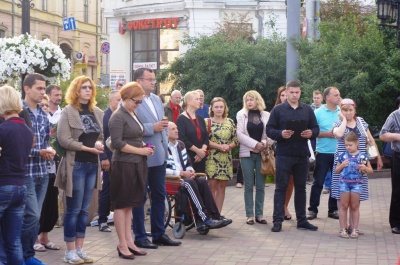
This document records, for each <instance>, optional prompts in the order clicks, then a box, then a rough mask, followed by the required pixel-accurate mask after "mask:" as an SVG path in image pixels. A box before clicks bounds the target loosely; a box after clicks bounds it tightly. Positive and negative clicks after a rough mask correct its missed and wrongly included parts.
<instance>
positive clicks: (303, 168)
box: [273, 156, 310, 224]
mask: <svg viewBox="0 0 400 265" xmlns="http://www.w3.org/2000/svg"><path fill="white" fill-rule="evenodd" d="M275 162H276V177H275V182H276V187H275V194H274V215H273V217H274V218H273V219H274V223H277V224H281V223H282V222H283V218H284V215H285V210H284V206H285V199H286V190H287V186H288V183H289V178H290V175H291V174H293V182H294V208H295V210H296V217H297V224H303V223H305V222H307V219H306V180H307V176H308V171H309V169H310V161H309V159H308V157H307V156H304V157H294V156H276V160H275Z"/></svg>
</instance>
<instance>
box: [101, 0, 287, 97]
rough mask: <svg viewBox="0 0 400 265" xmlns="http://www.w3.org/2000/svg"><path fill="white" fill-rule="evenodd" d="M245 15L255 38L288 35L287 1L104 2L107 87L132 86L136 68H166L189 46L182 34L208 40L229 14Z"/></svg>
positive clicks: (166, 86)
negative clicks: (122, 81) (122, 83)
mask: <svg viewBox="0 0 400 265" xmlns="http://www.w3.org/2000/svg"><path fill="white" fill-rule="evenodd" d="M234 13H236V14H245V15H246V16H247V18H249V21H250V22H249V27H250V28H251V29H252V30H253V31H254V32H255V34H254V36H253V37H254V38H255V39H257V38H258V37H261V38H262V37H266V36H267V35H268V34H270V33H271V32H270V31H271V29H270V28H269V27H268V25H269V24H270V22H271V21H274V23H275V31H277V32H279V33H282V34H283V35H286V5H285V0H275V1H266V0H264V1H254V0H240V1H239V0H178V1H172V0H104V16H105V18H106V19H107V26H108V34H109V43H110V53H109V62H110V63H109V66H110V85H111V86H112V87H113V86H114V85H115V82H116V81H118V80H120V79H125V81H130V80H131V78H132V73H133V72H134V70H135V69H137V68H139V67H149V68H152V69H154V70H160V69H163V68H165V67H168V66H169V65H170V64H171V63H172V62H173V61H174V59H175V58H176V57H177V56H180V55H182V54H184V53H185V51H186V50H187V47H185V46H184V45H182V43H181V40H182V39H183V37H184V35H185V34H188V35H189V36H192V37H195V36H200V35H204V34H205V35H210V34H212V33H214V32H215V30H216V27H217V24H216V23H221V21H222V20H223V19H224V17H225V16H229V15H230V14H234ZM170 87H171V84H168V83H165V84H160V85H159V87H158V89H159V91H158V93H160V94H167V93H168V92H169V89H170Z"/></svg>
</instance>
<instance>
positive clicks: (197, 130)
mask: <svg viewBox="0 0 400 265" xmlns="http://www.w3.org/2000/svg"><path fill="white" fill-rule="evenodd" d="M186 115H187V116H188V117H189V119H190V122H191V123H192V124H193V126H194V127H195V128H196V136H197V140H198V141H201V131H200V125H199V119H195V120H193V119H192V116H190V114H189V112H187V111H186Z"/></svg>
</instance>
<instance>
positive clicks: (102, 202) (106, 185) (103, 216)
mask: <svg viewBox="0 0 400 265" xmlns="http://www.w3.org/2000/svg"><path fill="white" fill-rule="evenodd" d="M110 172H111V171H105V170H103V185H102V189H101V191H100V194H99V211H98V212H99V220H98V222H99V225H100V224H103V223H107V220H108V216H109V215H110V206H111V199H110Z"/></svg>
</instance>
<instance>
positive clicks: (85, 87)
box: [81, 86, 93, 90]
mask: <svg viewBox="0 0 400 265" xmlns="http://www.w3.org/2000/svg"><path fill="white" fill-rule="evenodd" d="M81 89H90V90H92V89H93V88H92V86H81Z"/></svg>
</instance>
